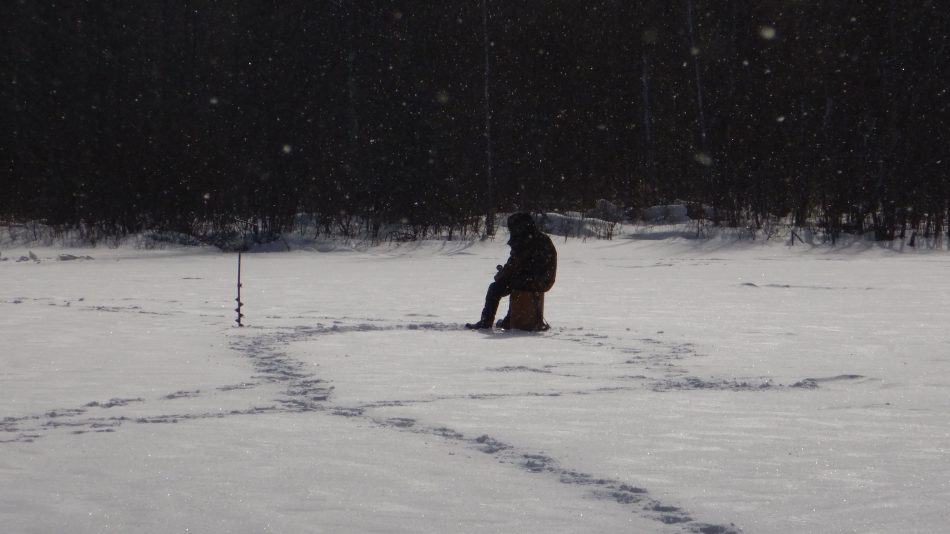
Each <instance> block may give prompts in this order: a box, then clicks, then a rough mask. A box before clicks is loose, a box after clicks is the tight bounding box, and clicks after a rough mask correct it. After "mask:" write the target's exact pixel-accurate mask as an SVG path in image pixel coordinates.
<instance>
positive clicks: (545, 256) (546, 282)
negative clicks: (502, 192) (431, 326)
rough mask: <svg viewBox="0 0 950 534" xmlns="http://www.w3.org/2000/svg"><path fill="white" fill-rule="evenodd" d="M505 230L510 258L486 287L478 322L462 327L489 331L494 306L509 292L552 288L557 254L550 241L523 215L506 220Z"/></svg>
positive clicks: (504, 322)
mask: <svg viewBox="0 0 950 534" xmlns="http://www.w3.org/2000/svg"><path fill="white" fill-rule="evenodd" d="M508 231H509V233H510V234H511V238H510V239H509V240H508V245H509V246H510V247H511V256H510V257H509V258H508V262H507V263H505V265H504V266H501V265H499V266H498V273H496V274H495V282H494V283H492V284H491V285H490V286H488V293H487V295H485V308H484V309H482V318H481V320H479V321H478V322H477V323H469V324H466V325H465V327H466V328H472V329H476V328H491V327H492V322H493V321H494V320H495V312H496V311H498V303H499V302H500V301H501V299H502V297H506V296H508V295H510V294H511V292H512V291H531V292H545V291H548V290H549V289H551V287H552V286H553V285H554V275H555V273H556V272H557V251H556V250H555V249H554V243H552V242H551V238H550V237H548V236H547V234H545V233H543V232H541V230H539V229H538V227H537V225H536V224H535V223H534V219H533V218H532V217H531V215H529V214H527V213H515V214H513V215H511V216H510V217H508ZM508 321H509V318H508V317H505V318H504V319H502V320H501V321H500V322H499V326H500V327H501V328H508Z"/></svg>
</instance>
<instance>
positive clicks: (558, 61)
mask: <svg viewBox="0 0 950 534" xmlns="http://www.w3.org/2000/svg"><path fill="white" fill-rule="evenodd" d="M483 9H484V11H483ZM486 14H487V17H485V15H486ZM486 22H487V24H485V23H486ZM486 27H487V44H488V46H487V54H486V47H485V46H484V45H485V38H486V33H485V31H484V30H485V28H486ZM0 36H2V37H0V39H2V42H0V106H2V109H0V116H3V117H4V121H3V122H4V127H3V128H2V131H0V136H2V137H0V140H2V141H0V161H2V166H0V183H2V185H0V222H8V223H9V222H17V221H41V222H43V223H45V224H47V225H50V226H53V227H58V228H63V229H76V228H79V229H84V230H85V231H87V232H90V233H91V234H102V235H122V234H126V233H131V232H139V231H142V230H169V231H175V232H182V233H187V234H190V235H212V234H215V233H222V232H228V231H231V230H233V228H234V227H235V224H236V223H238V222H240V223H242V224H244V223H247V224H250V225H252V227H253V229H254V232H255V234H257V235H259V236H261V238H262V239H267V236H275V235H278V234H279V233H280V232H283V231H287V230H289V229H291V228H292V227H293V226H294V225H295V224H297V222H298V221H300V220H301V215H303V216H305V217H304V218H306V219H307V220H310V221H313V222H314V223H315V224H316V225H317V226H318V227H320V228H323V229H325V230H326V231H327V232H336V231H343V232H344V233H346V232H350V231H357V230H356V229H355V228H354V226H356V225H358V226H359V228H360V229H362V231H365V232H367V233H369V234H374V233H376V232H378V229H379V228H380V227H384V226H385V225H387V224H390V223H402V224H404V225H407V226H408V227H411V228H414V229H417V230H418V229H422V230H421V233H422V234H423V235H424V234H425V232H426V231H427V229H436V228H449V229H458V230H459V231H460V232H461V231H466V229H468V230H469V231H473V232H478V231H480V230H479V224H480V221H482V220H483V217H484V215H485V213H486V212H487V211H488V210H489V209H491V210H498V211H512V210H515V209H521V210H532V211H541V210H560V211H568V210H570V211H585V210H589V209H591V208H593V207H594V206H595V204H596V202H597V201H598V200H599V199H606V200H609V201H611V202H613V203H614V204H616V205H619V206H622V207H624V208H627V209H633V208H638V207H645V206H651V205H657V204H669V203H673V202H682V203H686V204H688V205H689V206H690V207H691V208H690V209H691V215H692V216H694V217H706V218H708V219H709V220H710V222H711V223H714V224H722V225H729V226H751V227H753V228H758V227H761V226H762V225H766V224H770V223H774V222H776V221H785V222H787V223H788V224H791V225H796V226H805V225H811V226H813V227H814V228H816V229H819V230H821V231H823V232H825V233H826V234H827V235H830V236H832V237H834V236H837V235H838V234H840V233H842V232H849V233H864V232H873V233H874V236H875V237H876V238H878V239H891V238H894V237H896V236H898V235H900V234H902V233H903V232H906V231H908V230H913V231H919V232H922V233H923V235H925V236H928V237H930V236H940V235H942V234H945V233H946V232H947V216H948V207H950V203H948V201H950V187H948V172H947V170H948V159H950V155H948V141H950V139H948V132H950V109H948V106H950V94H948V82H947V80H950V48H948V45H950V10H947V9H946V6H945V5H943V4H942V3H940V2H936V1H934V0H922V1H915V2H898V1H896V0H878V1H872V0H840V1H809V2H806V1H801V0H785V1H781V0H772V1H765V0H758V1H753V0H727V1H711V0H676V1H673V2H629V1H624V0H597V1H591V2H565V1H558V0H555V1H552V0H543V1H542V0H525V1H522V2H501V1H499V0H486V1H485V2H484V3H483V2H479V1H474V0H471V1H467V2H457V1H445V2H409V1H399V0H385V1H384V0H363V1H356V0H337V1H322V2H313V1H303V0H287V1H280V2H244V1H240V0H220V1H201V2H196V1H181V2H121V3H120V2H104V1H103V2H85V1H78V0H77V1H66V2H55V3H52V2H40V1H29V0H16V1H11V2H7V3H5V13H4V17H2V18H0ZM486 55H487V57H488V60H489V61H488V67H489V68H488V69H487V71H486V64H485V58H486ZM486 72H487V74H488V76H487V79H488V82H489V83H488V92H487V94H488V100H487V101H486V98H485V97H486V91H485V79H486ZM486 112H487V113H488V114H489V120H488V121H487V123H488V125H489V126H490V140H491V143H490V148H491V165H490V167H489V165H488V159H487V157H486V138H485V133H486ZM489 169H490V171H489ZM489 172H490V174H489ZM489 178H490V179H489ZM489 183H491V184H492V185H491V187H489V185H488V184H489Z"/></svg>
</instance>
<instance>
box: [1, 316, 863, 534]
mask: <svg viewBox="0 0 950 534" xmlns="http://www.w3.org/2000/svg"><path fill="white" fill-rule="evenodd" d="M460 328H461V325H458V324H450V323H439V322H434V321H428V322H414V323H405V324H386V323H385V322H384V321H381V320H372V319H363V320H362V321H361V322H359V323H356V324H346V323H344V322H343V321H340V320H336V321H334V322H333V323H332V324H329V325H324V324H317V325H316V326H307V327H297V328H290V329H281V330H277V331H273V330H272V331H269V332H265V333H262V334H260V335H251V336H243V337H238V338H236V339H235V340H233V342H232V347H233V348H234V349H236V350H237V351H239V352H240V353H242V354H244V355H245V356H246V357H247V358H248V359H249V361H250V362H251V365H252V367H253V369H254V375H253V377H252V378H251V379H250V380H249V381H247V382H242V383H239V384H229V385H224V386H220V387H217V388H215V389H214V390H213V391H201V390H180V391H175V392H172V393H168V394H166V395H162V396H160V397H158V398H154V399H151V400H147V399H145V398H142V397H135V398H112V399H108V400H105V401H92V402H89V403H87V404H85V405H83V406H81V407H78V408H64V409H57V410H51V411H48V412H45V413H42V414H34V415H27V416H21V417H5V418H3V419H0V444H3V443H30V442H34V441H36V440H38V439H40V438H42V437H43V436H45V435H46V434H47V433H48V432H51V431H56V430H67V431H69V432H71V433H73V434H85V433H92V432H97V433H98V432H115V431H116V430H117V429H118V428H119V427H121V426H122V425H125V424H174V423H178V422H182V421H193V420H200V419H211V418H215V419H220V418H225V417H231V416H237V415H255V414H265V413H291V412H292V413H300V412H324V413H327V414H329V415H334V416H339V417H348V418H360V419H363V420H366V421H368V422H370V423H371V424H373V425H376V426H378V427H380V428H386V429H391V430H393V431H400V432H410V433H415V434H422V435H428V436H433V437H438V438H440V439H443V440H445V441H446V442H448V443H453V444H456V445H457V446H460V447H464V448H467V449H472V450H475V451H479V452H482V453H484V454H488V455H491V456H492V457H493V458H494V459H495V460H496V461H498V462H499V463H502V464H508V465H512V466H515V467H516V468H518V469H521V470H523V471H525V472H526V473H531V474H533V475H537V476H544V477H548V478H551V479H553V480H556V481H558V482H560V483H563V484H568V485H573V486H578V487H583V488H585V489H586V490H587V491H586V493H587V494H588V496H590V497H593V498H598V499H603V500H608V501H613V502H616V503H617V504H619V505H622V506H626V507H630V508H631V509H632V510H633V511H634V512H636V513H638V514H640V515H643V516H644V517H648V518H651V519H654V520H656V521H659V522H661V523H664V524H668V525H677V526H679V527H680V528H681V529H682V530H683V531H685V532H692V533H701V534H729V533H737V532H740V530H739V529H738V528H737V527H735V526H734V525H713V524H707V523H703V522H700V521H696V520H694V519H693V518H692V517H691V516H690V515H689V514H688V513H687V512H686V511H684V510H682V509H680V508H678V507H675V506H670V505H667V504H665V503H662V502H660V501H659V500H657V499H656V498H654V497H651V496H650V494H649V492H648V491H647V490H646V489H643V488H641V487H639V486H637V485H634V484H631V483H627V482H624V481H620V480H615V479H608V478H598V477H595V476H593V475H590V474H587V473H581V472H578V471H575V470H572V469H570V468H568V467H564V466H561V465H560V464H559V462H558V461H557V460H556V459H555V458H552V457H550V456H548V455H546V454H544V453H543V452H539V451H531V450H526V449H522V448H519V447H516V446H514V445H511V444H508V443H503V442H501V441H499V440H497V439H495V438H493V437H491V436H488V435H481V436H477V437H472V436H466V435H464V434H462V433H461V432H458V431H456V430H453V429H450V428H447V427H444V426H438V427H430V426H425V425H421V424H419V423H418V422H417V421H416V420H414V419H411V418H404V417H391V418H386V419H379V418H375V417H373V415H372V413H371V412H372V410H373V408H378V407H384V406H386V407H391V406H405V405H409V404H417V403H429V402H438V401H440V400H446V399H457V398H472V399H475V398H493V397H512V396H561V395H584V394H591V393H596V392H605V391H620V390H633V389H642V388H644V387H646V388H649V389H651V390H653V391H657V392H664V391H672V390H684V389H724V390H733V391H755V390H763V389H774V388H801V389H814V388H818V387H819V386H820V384H822V383H825V382H830V381H839V380H860V379H864V378H865V377H862V376H860V375H840V376H835V377H828V378H806V379H803V380H801V381H799V382H796V383H794V384H790V385H781V384H772V383H771V382H769V381H767V380H758V381H756V380H747V381H737V380H722V379H701V378H697V377H691V376H689V375H688V372H687V370H686V369H685V368H684V367H683V366H682V365H681V362H683V361H684V360H685V359H687V358H690V357H694V356H696V355H697V354H696V351H695V347H694V346H693V345H692V344H690V343H678V344H670V343H665V342H662V341H659V340H656V339H653V338H640V339H637V340H635V341H636V342H637V345H636V346H634V347H630V346H620V345H617V344H616V343H615V342H614V341H613V340H612V339H611V338H609V337H608V336H604V335H601V334H592V333H587V332H584V331H583V330H582V329H575V330H564V329H561V330H554V331H551V332H548V333H545V334H542V335H543V336H545V337H551V338H554V339H560V340H563V341H566V342H572V343H578V344H581V345H586V346H591V347H598V348H604V349H606V350H608V351H612V352H614V353H617V354H620V355H623V356H622V358H623V360H622V362H621V363H620V365H629V366H636V367H637V368H641V369H644V370H647V371H649V372H651V373H652V374H654V376H652V377H647V376H645V375H643V374H637V375H620V376H619V377H618V378H625V379H629V380H634V381H638V382H639V383H640V384H639V385H631V386H623V387H617V386H614V387H597V388H592V389H589V390H576V391H564V392H555V393H536V392H524V393H521V394H496V393H465V394H460V395H455V396H443V397H436V398H429V399H405V400H390V401H382V402H376V403H371V404H366V405H362V406H350V407H346V406H338V405H334V404H333V403H332V401H331V399H332V394H333V386H332V385H329V384H328V383H327V381H325V380H323V379H321V378H319V377H317V376H315V375H314V374H312V373H309V372H307V371H306V369H305V366H304V364H303V362H300V361H298V360H295V359H294V358H292V357H291V356H289V355H288V354H287V353H286V352H285V350H284V349H285V348H286V347H287V346H288V345H290V344H292V343H294V342H298V341H302V340H306V339H310V338H313V337H316V336H321V335H332V334H342V333H350V332H366V331H386V330H437V331H457V330H459V329H460ZM570 366H571V364H569V363H566V364H558V365H548V366H544V367H543V368H532V367H526V366H505V367H496V368H487V369H486V371H487V372H498V373H511V372H530V373H540V374H556V375H561V376H572V377H577V376H579V375H576V374H568V373H562V372H561V371H562V369H561V368H569V367H570ZM265 384H277V385H279V386H280V388H278V389H279V391H280V394H278V395H277V396H276V397H275V398H274V399H273V402H272V403H271V404H267V405H264V406H256V407H252V408H249V409H242V410H230V411H215V412H196V413H195V412H180V413H172V414H168V415H155V416H143V417H132V416H125V415H115V416H110V415H108V412H109V410H113V409H115V408H121V407H126V406H130V405H134V404H149V405H151V404H152V403H155V402H162V403H175V402H180V399H189V398H195V397H201V396H206V395H214V394H218V393H224V392H230V391H236V390H247V389H254V388H260V387H262V386H263V385H265ZM170 406H171V405H170Z"/></svg>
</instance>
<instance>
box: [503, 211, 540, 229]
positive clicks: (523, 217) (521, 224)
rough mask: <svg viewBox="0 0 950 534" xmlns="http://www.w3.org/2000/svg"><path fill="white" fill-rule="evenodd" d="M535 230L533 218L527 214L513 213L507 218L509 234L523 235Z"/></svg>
mask: <svg viewBox="0 0 950 534" xmlns="http://www.w3.org/2000/svg"><path fill="white" fill-rule="evenodd" d="M535 229H537V226H535V224H534V218H533V217H531V215H530V214H527V213H513V214H512V215H510V216H509V217H508V231H509V232H511V233H513V234H514V233H524V232H529V231H531V230H535Z"/></svg>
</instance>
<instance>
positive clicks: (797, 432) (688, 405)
mask: <svg viewBox="0 0 950 534" xmlns="http://www.w3.org/2000/svg"><path fill="white" fill-rule="evenodd" d="M555 243H556V245H557V246H558V249H559V253H560V264H559V274H558V283H557V284H556V285H555V288H554V289H553V290H552V291H551V293H549V295H548V297H547V299H546V316H547V319H548V320H549V322H550V323H551V324H552V325H553V328H552V330H551V331H549V332H546V333H541V334H527V333H501V332H491V333H484V332H468V331H464V330H463V329H461V328H460V326H461V324H462V323H464V322H467V321H472V320H474V319H476V318H477V316H478V312H479V310H480V308H481V303H482V299H483V296H484V290H485V287H486V286H487V284H488V282H489V281H490V277H491V275H492V273H493V272H494V265H495V264H496V263H502V262H503V261H504V259H505V256H506V254H507V248H506V247H504V245H503V240H502V239H499V240H497V241H496V242H494V243H472V242H448V243H421V244H410V245H404V246H398V247H395V246H393V247H377V248H368V249H363V250H353V249H342V248H339V249H336V250H333V251H329V252H323V253H321V252H315V251H297V252H286V253H266V254H264V253H261V254H250V255H246V256H245V262H244V274H245V280H244V283H245V287H244V295H245V313H246V314H247V317H246V319H245V321H246V323H247V324H249V325H250V326H249V327H248V328H245V329H236V328H233V327H232V326H231V325H232V324H233V323H232V321H233V312H231V309H232V308H233V301H232V299H233V292H234V287H233V286H234V274H235V273H234V271H235V269H236V262H235V258H234V256H233V255H226V254H219V253H213V252H209V251H202V250H177V251H148V252H146V251H136V250H131V249H117V250H107V249H94V250H83V251H80V252H76V251H72V250H71V251H70V253H72V254H75V255H77V256H78V255H87V254H88V255H90V256H92V257H94V258H95V260H88V261H87V260H83V261H69V262H59V261H55V259H53V258H55V257H56V256H57V255H58V254H59V253H61V252H62V251H58V250H53V249H42V250H40V249H34V252H35V253H37V255H38V256H39V257H40V258H41V261H40V262H39V263H33V262H23V263H15V262H9V261H8V262H2V263H0V337H2V338H3V340H4V342H3V345H4V348H3V350H2V351H0V369H2V370H0V399H2V400H3V402H2V403H0V449H3V451H4V452H3V454H2V455H0V521H2V522H3V524H4V525H9V526H10V528H12V530H11V531H12V532H55V531H62V530H64V529H68V530H69V531H72V532H103V531H109V530H116V531H136V532H167V531H185V530H186V529H190V531H192V532H263V531H274V532H419V531H424V532H449V531H451V532H497V531H519V532H578V531H616V530H624V531H632V532H667V531H669V532H678V531H679V532H682V531H686V532H728V531H730V530H732V531H739V530H741V531H743V532H789V531H800V532H806V531H807V532H895V531H900V532H934V531H940V530H942V529H943V528H944V526H945V525H946V524H947V523H948V520H950V513H948V512H947V510H946V506H945V503H946V502H948V501H950V462H948V451H950V396H948V392H950V355H948V354H950V352H948V351H947V350H946V346H947V341H948V336H947V334H946V328H945V325H946V324H947V321H948V319H950V310H948V309H947V306H946V305H945V303H944V301H945V295H946V294H947V289H948V283H947V282H946V280H947V279H948V277H947V274H948V269H950V257H947V256H945V254H944V253H939V252H934V253H910V252H904V253H896V252H894V251H889V250H882V249H877V248H865V249H861V248H859V247H851V248H845V249H829V248H820V247H815V248H807V247H804V246H797V247H785V246H782V245H780V244H765V245H763V244H761V243H749V242H739V243H735V242H723V241H717V240H712V241H690V240H681V239H665V240H637V239H627V238H623V237H621V238H618V239H615V240H613V241H589V242H582V241H577V240H571V241H567V242H565V241H563V240H556V241H555ZM3 252H4V255H5V256H14V257H16V256H18V255H19V253H20V252H23V253H24V254H25V250H24V251H18V250H14V251H7V250H6V249H4V251H3ZM505 306H506V303H504V302H503V304H502V311H501V313H503V310H504V307H505ZM5 528H6V527H5Z"/></svg>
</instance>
